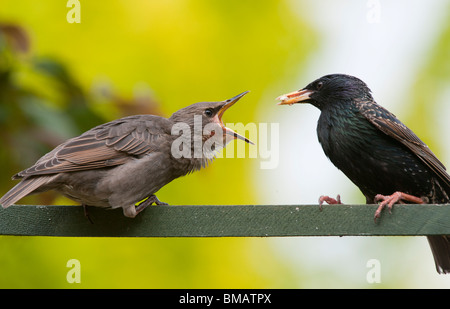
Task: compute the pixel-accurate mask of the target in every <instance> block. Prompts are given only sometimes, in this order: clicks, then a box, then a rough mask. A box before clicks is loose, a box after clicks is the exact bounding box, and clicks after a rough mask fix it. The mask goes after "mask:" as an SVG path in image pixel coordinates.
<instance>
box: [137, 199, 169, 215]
mask: <svg viewBox="0 0 450 309" xmlns="http://www.w3.org/2000/svg"><path fill="white" fill-rule="evenodd" d="M153 203H154V204H155V205H158V206H165V205H169V204H167V203H164V202H161V201H160V200H159V199H158V198H157V197H156V195H154V194H152V195H150V196H149V197H148V198H147V199H146V200H145V201H143V202H142V203H140V204H139V205H138V206H136V214H138V213H140V212H141V211H143V210H144V209H145V208H147V206H150V205H152V204H153Z"/></svg>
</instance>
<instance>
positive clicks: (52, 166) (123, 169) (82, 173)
mask: <svg viewBox="0 0 450 309" xmlns="http://www.w3.org/2000/svg"><path fill="white" fill-rule="evenodd" d="M247 92H248V91H246V92H244V93H241V94H239V95H237V96H235V97H233V98H231V99H229V100H226V101H221V102H200V103H196V104H192V105H190V106H187V107H185V108H183V109H180V110H179V111H177V112H175V113H174V114H173V115H172V116H171V117H170V118H168V119H167V118H164V117H160V116H155V115H136V116H129V117H125V118H121V119H118V120H114V121H111V122H108V123H105V124H102V125H99V126H97V127H95V128H93V129H91V130H89V131H87V132H85V133H84V134H82V135H80V136H78V137H74V138H71V139H69V140H68V141H66V142H64V143H62V144H61V145H59V146H57V147H56V148H55V149H54V150H52V151H51V152H49V153H47V154H46V155H44V156H43V157H42V158H41V159H39V160H38V161H37V162H36V163H35V164H34V165H33V166H31V167H30V168H28V169H26V170H24V171H21V172H19V173H18V174H16V175H14V176H13V179H21V181H20V183H18V184H17V185H16V186H15V187H14V188H12V189H11V190H10V191H9V192H7V193H6V194H5V195H4V196H3V197H2V198H1V199H0V204H2V206H3V208H6V207H8V206H10V205H12V204H13V203H15V202H16V201H18V200H20V199H21V198H23V197H24V196H27V195H29V194H32V193H39V192H44V191H48V190H56V191H58V192H60V193H62V194H63V195H65V196H67V197H69V198H70V199H73V200H74V201H77V202H79V203H81V204H82V205H84V206H88V205H89V206H98V207H105V208H119V207H121V208H123V213H124V215H125V216H127V217H131V218H134V217H135V216H136V215H137V214H138V213H139V212H140V211H142V210H143V209H144V208H145V207H146V206H149V205H151V204H153V203H155V204H157V205H161V204H165V203H162V202H160V201H159V200H158V199H157V198H156V196H155V193H156V192H157V191H158V190H159V189H161V188H162V187H163V186H165V185H166V184H168V183H169V182H171V181H172V180H174V179H176V178H178V177H180V176H184V175H186V174H188V173H190V172H193V171H196V170H199V169H201V168H202V167H205V166H206V165H207V164H208V162H209V161H210V160H212V159H213V158H214V155H215V153H216V152H217V151H218V150H220V149H221V148H222V147H224V146H225V145H226V143H227V142H228V141H230V140H231V139H235V138H239V139H242V140H244V141H246V142H248V143H251V141H249V140H248V139H247V138H245V137H243V136H241V135H239V134H237V133H236V132H234V131H233V130H231V129H229V128H227V127H225V126H224V124H223V122H222V116H223V114H224V112H225V111H226V110H227V109H228V108H230V107H231V106H232V105H233V104H234V103H236V102H237V101H238V100H239V99H240V98H242V97H243V96H244V95H245V94H246V93H247ZM206 146H207V147H206ZM145 198H147V199H146V200H145V201H144V202H142V203H140V204H139V206H137V207H136V206H135V204H136V203H138V202H140V201H142V200H144V199H145Z"/></svg>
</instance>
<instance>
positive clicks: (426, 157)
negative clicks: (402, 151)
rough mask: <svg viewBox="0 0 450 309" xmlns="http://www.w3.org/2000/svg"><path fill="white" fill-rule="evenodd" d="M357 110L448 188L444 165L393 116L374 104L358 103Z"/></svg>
mask: <svg viewBox="0 0 450 309" xmlns="http://www.w3.org/2000/svg"><path fill="white" fill-rule="evenodd" d="M359 109H360V111H361V113H362V114H363V115H364V117H366V118H367V120H369V121H370V122H371V123H372V124H373V125H374V126H375V127H377V128H378V129H379V130H380V131H382V132H383V133H385V134H386V135H388V136H390V137H392V138H394V139H395V140H397V141H399V142H400V143H402V144H403V145H405V146H406V147H407V148H409V149H410V150H411V151H412V152H413V153H414V154H415V155H417V156H418V157H419V158H420V159H421V160H422V161H423V162H424V163H425V164H426V165H427V166H428V167H429V168H430V169H431V170H433V171H434V172H435V173H436V174H437V175H438V176H439V177H440V178H441V179H442V180H443V181H444V182H445V183H446V184H447V186H449V187H450V175H449V174H448V173H447V172H446V168H445V166H444V164H442V162H441V161H439V159H438V158H437V157H436V156H435V155H434V153H433V152H432V151H431V150H430V148H428V146H427V145H426V144H425V143H424V142H423V141H422V140H421V139H420V138H419V137H417V135H416V134H414V132H413V131H411V130H410V129H409V128H408V127H407V126H405V125H404V124H403V123H402V122H401V121H400V120H398V119H397V117H395V115H394V114H392V113H391V112H389V111H388V110H386V109H385V108H383V107H382V106H380V105H377V104H376V103H375V104H374V103H372V102H370V103H367V104H364V103H360V105H359Z"/></svg>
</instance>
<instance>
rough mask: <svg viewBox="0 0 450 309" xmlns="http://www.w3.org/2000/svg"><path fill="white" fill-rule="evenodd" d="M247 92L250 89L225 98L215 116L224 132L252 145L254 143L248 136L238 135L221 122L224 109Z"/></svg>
mask: <svg viewBox="0 0 450 309" xmlns="http://www.w3.org/2000/svg"><path fill="white" fill-rule="evenodd" d="M249 92H250V91H245V92H243V93H241V94H238V95H237V96H235V97H233V98H231V99H228V100H226V101H225V103H224V104H223V105H222V107H221V108H220V110H219V112H218V113H217V117H218V120H219V124H220V126H221V127H222V129H223V130H224V133H225V134H227V135H231V136H233V137H234V138H238V139H241V140H243V141H246V142H247V143H250V144H252V145H254V143H253V142H252V141H251V140H249V139H248V138H246V137H244V136H242V135H240V134H238V133H236V132H234V131H233V130H231V129H229V128H227V127H226V126H225V125H224V124H223V122H222V116H223V114H224V113H225V111H226V110H227V109H229V108H230V107H231V106H233V105H234V103H236V102H237V101H239V99H240V98H242V97H243V96H244V95H246V94H247V93H249Z"/></svg>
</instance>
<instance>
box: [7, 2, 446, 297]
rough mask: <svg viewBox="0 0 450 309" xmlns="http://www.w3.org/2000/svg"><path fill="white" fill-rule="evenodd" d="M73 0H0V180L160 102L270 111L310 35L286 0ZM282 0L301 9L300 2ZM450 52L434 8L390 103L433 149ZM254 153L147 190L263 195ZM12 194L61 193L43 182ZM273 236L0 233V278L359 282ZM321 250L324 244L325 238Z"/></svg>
mask: <svg viewBox="0 0 450 309" xmlns="http://www.w3.org/2000/svg"><path fill="white" fill-rule="evenodd" d="M80 2H81V23H80V24H70V23H68V22H67V20H66V14H67V12H68V10H69V9H68V8H67V7H66V1H60V0H49V1H32V0H22V1H13V0H2V1H1V4H0V129H1V130H0V142H1V145H2V147H0V162H1V163H0V166H1V177H0V194H3V193H4V192H6V191H7V190H8V189H10V188H11V187H12V186H13V184H14V183H15V182H13V181H12V180H10V176H12V175H13V174H15V173H17V172H18V171H20V170H22V169H24V168H26V167H28V166H29V165H31V164H33V163H34V162H35V161H36V160H37V159H38V158H39V157H40V156H42V155H43V154H45V153H46V152H47V151H49V150H50V149H52V148H53V147H54V146H56V145H57V144H58V143H60V142H61V141H63V140H64V139H67V138H69V137H71V136H75V135H78V134H80V133H82V132H83V131H85V130H87V129H89V128H91V127H93V126H95V125H97V124H100V123H103V122H106V121H110V120H113V119H116V118H119V117H122V116H125V115H130V114H141V113H151V114H159V115H164V116H170V114H171V113H173V112H174V111H176V110H178V109H180V108H182V107H184V106H186V105H189V104H191V103H194V102H199V101H218V100H224V99H227V98H230V97H232V96H234V95H236V94H238V93H241V92H243V91H245V90H251V93H250V94H248V95H247V96H246V97H245V98H243V99H242V100H241V101H240V102H239V103H238V104H236V106H235V107H233V108H232V109H230V110H229V111H228V112H227V114H226V115H225V116H224V122H225V123H226V122H233V123H238V122H242V123H248V122H255V123H258V121H260V119H257V117H259V116H260V115H261V112H260V111H261V110H269V112H268V113H271V111H270V108H272V107H274V104H273V103H275V102H274V101H270V102H268V101H267V98H270V99H272V98H275V97H276V96H277V95H279V94H280V93H284V92H285V91H286V90H291V89H298V87H299V85H298V83H297V81H298V78H299V75H301V74H302V69H304V68H306V63H307V60H308V59H309V57H310V56H311V54H312V53H313V52H314V51H315V49H316V48H317V47H318V46H319V44H320V39H321V38H320V37H319V36H318V34H317V33H316V32H315V30H314V29H313V28H312V27H311V26H310V25H309V24H308V22H306V20H305V19H303V18H302V16H300V14H299V13H298V12H293V7H294V5H293V4H292V2H290V1H287V0H286V1H278V0H267V1H254V0H242V1H235V0H230V1H223V0H167V1H144V0H128V1H125V0H122V1H105V0H103V1H101V0H100V1H80ZM362 5H364V4H362ZM295 6H296V8H297V9H298V8H299V7H300V10H299V11H301V12H303V11H305V14H308V13H310V12H309V11H308V8H307V7H303V2H298V3H297V2H295ZM384 8H385V7H383V9H384ZM402 14H403V13H402ZM316 17H317V18H322V16H316ZM361 18H364V16H361ZM418 44H420V43H418ZM449 54H450V19H448V18H447V22H446V24H445V25H444V27H443V31H442V34H441V36H440V37H439V38H438V40H437V42H435V43H433V46H431V47H430V51H429V53H428V54H427V55H426V57H427V59H424V62H423V66H422V69H420V70H419V72H418V74H417V76H415V82H414V84H413V87H412V90H411V97H410V98H409V99H410V100H409V101H408V110H409V114H407V115H406V116H407V117H405V116H404V115H402V116H401V117H400V118H401V119H402V121H404V122H405V123H406V124H408V126H410V127H411V128H412V129H413V130H414V131H415V132H416V133H417V134H418V135H419V136H420V137H421V138H422V139H423V140H424V141H426V142H427V143H428V144H429V146H430V148H431V149H433V151H435V152H436V153H437V154H438V156H439V152H441V151H442V150H443V149H442V145H438V144H437V142H438V140H437V139H436V135H434V134H435V133H434V132H436V127H435V126H436V123H434V120H433V119H434V115H435V114H434V113H435V112H436V108H439V106H436V105H432V104H433V103H434V102H436V101H438V100H439V97H440V96H442V94H443V93H444V92H445V91H446V90H447V89H448V82H449V80H450V69H449V68H450V58H449V57H448V55H449ZM330 73H332V72H330ZM380 74H383V72H381V73H380ZM315 77H317V76H313V77H311V76H308V77H307V78H306V79H307V80H309V79H311V78H315ZM393 87H394V86H393ZM380 103H382V102H380ZM430 107H433V108H430ZM399 116H400V115H399ZM408 117H409V118H408ZM236 142H239V141H236ZM255 142H257V143H258V141H255ZM247 147H248V146H247ZM257 163H258V162H257V161H256V160H255V159H251V158H235V159H217V160H216V161H215V162H214V163H213V164H212V165H211V166H209V167H208V168H207V169H204V170H202V171H200V172H197V173H194V174H192V175H189V176H187V177H183V178H181V179H178V180H176V181H174V182H173V183H170V184H169V185H167V186H166V187H164V188H163V189H162V190H160V192H159V194H158V197H159V198H160V199H161V200H163V201H166V202H169V203H170V204H173V205H174V204H180V205H183V204H262V203H264V201H261V200H260V198H259V196H258V190H255V187H254V186H255V185H254V179H253V173H252V170H253V169H254V168H255V165H256V164H257ZM444 163H446V164H447V165H448V162H444ZM21 203H27V204H52V203H54V204H69V203H70V204H73V202H72V201H70V200H67V199H65V198H62V197H60V196H58V195H55V194H52V193H48V194H40V195H36V196H33V197H28V198H25V199H23V200H22V201H21ZM131 224H132V223H131ZM388 243H389V241H388ZM370 244H371V243H370ZM370 244H368V245H367V246H371V245H370ZM276 248H277V247H276V246H274V245H273V243H271V242H270V241H268V240H267V239H249V238H223V239H222V238H220V239H197V238H190V239H183V238H170V239H168V238H167V239H151V238H148V239H133V238H120V239H116V238H114V239H113V238H88V239H85V238H52V237H32V238H30V237H6V236H0V288H298V287H309V286H310V285H308V283H311V282H313V284H315V286H317V287H330V286H331V287H342V286H343V287H348V286H349V285H352V284H355V285H358V284H359V283H352V282H350V283H349V282H348V281H345V279H346V278H341V277H339V278H337V277H336V276H335V274H333V273H332V271H329V269H325V268H324V269H322V268H320V267H319V268H318V269H315V270H306V269H304V268H302V267H304V266H303V265H298V264H295V270H294V269H292V268H290V267H292V265H285V264H284V263H287V262H286V261H288V259H281V257H280V256H279V255H278V252H276ZM388 248H389V249H391V251H395V250H398V248H399V245H398V243H397V242H392V244H391V245H390V246H389V244H388ZM293 249H294V248H293ZM295 249H296V250H308V248H295ZM366 249H368V248H366ZM366 251H369V250H366ZM386 251H389V250H386ZM401 251H402V252H403V251H406V249H404V248H403V247H401ZM384 253H385V254H388V252H384ZM326 254H327V255H328V254H330V259H332V258H333V252H329V251H327V253H326ZM358 254H360V255H361V256H362V255H364V254H365V253H363V252H358ZM367 258H372V257H371V256H367ZM69 259H78V260H79V261H80V262H81V284H69V283H68V282H67V281H66V274H67V271H68V268H67V267H66V262H67V261H68V260H69ZM386 259H388V258H386ZM430 261H431V260H430ZM318 263H320V260H319V262H318ZM302 270H303V271H302ZM294 271H295V273H294ZM389 274H392V276H394V277H395V278H396V279H395V280H393V281H392V282H389V281H383V283H382V284H381V285H379V286H377V287H401V286H400V285H402V284H403V285H405V286H407V285H408V282H405V278H403V277H402V276H401V273H400V274H397V273H395V272H389ZM308 276H309V277H308ZM308 280H309V281H308ZM343 280H344V281H345V282H344V281H343ZM383 280H384V279H383ZM364 283H365V282H364ZM364 287H367V284H366V285H364Z"/></svg>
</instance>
